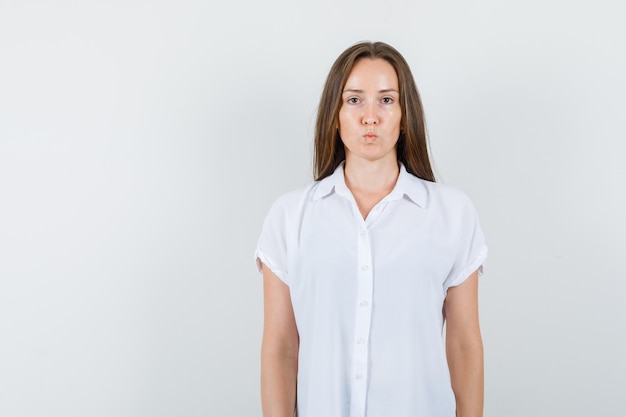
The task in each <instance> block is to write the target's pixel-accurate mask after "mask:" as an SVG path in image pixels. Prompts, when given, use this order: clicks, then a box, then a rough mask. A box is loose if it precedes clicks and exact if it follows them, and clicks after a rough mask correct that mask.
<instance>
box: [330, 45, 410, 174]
mask: <svg viewBox="0 0 626 417" xmlns="http://www.w3.org/2000/svg"><path fill="white" fill-rule="evenodd" d="M341 98H342V105H341V108H340V109H339V135H340V136H341V140H342V141H343V144H344V147H345V150H346V162H347V161H348V160H350V159H354V158H359V159H364V160H368V161H377V160H384V159H390V160H391V159H393V161H394V163H395V161H396V152H395V151H396V143H397V142H398V137H399V136H400V120H401V119H402V109H401V108H400V89H399V87H398V76H397V75H396V71H395V70H394V69H393V67H392V66H391V64H389V63H388V62H387V61H385V60H384V59H379V58H377V59H369V58H363V59H361V60H359V61H357V63H356V64H355V65H354V68H352V72H351V73H350V75H349V76H348V80H347V81H346V85H345V87H344V89H343V93H342V96H341Z"/></svg>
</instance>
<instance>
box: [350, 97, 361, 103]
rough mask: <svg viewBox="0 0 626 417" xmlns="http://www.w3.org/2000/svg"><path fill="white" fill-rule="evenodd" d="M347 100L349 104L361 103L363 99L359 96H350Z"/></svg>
mask: <svg viewBox="0 0 626 417" xmlns="http://www.w3.org/2000/svg"><path fill="white" fill-rule="evenodd" d="M346 102H347V103H348V104H359V103H360V102H361V100H359V98H358V97H350V98H349V99H348V100H346Z"/></svg>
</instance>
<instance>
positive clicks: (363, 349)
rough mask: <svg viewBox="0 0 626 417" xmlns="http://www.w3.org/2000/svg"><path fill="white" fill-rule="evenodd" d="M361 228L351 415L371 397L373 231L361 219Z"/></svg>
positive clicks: (358, 412) (361, 412)
mask: <svg viewBox="0 0 626 417" xmlns="http://www.w3.org/2000/svg"><path fill="white" fill-rule="evenodd" d="M361 222H362V224H361V230H360V232H359V233H358V237H357V256H358V259H357V265H358V268H359V270H358V273H357V279H358V290H357V291H358V294H357V304H356V306H355V307H356V316H355V329H354V330H355V332H354V337H355V338H354V346H353V355H352V358H353V363H352V369H353V375H354V384H353V385H352V390H351V391H352V392H351V412H350V416H351V417H357V416H364V415H365V403H366V398H367V377H368V357H369V343H368V339H369V334H370V326H371V314H372V310H371V299H372V291H373V284H374V276H373V268H372V257H371V252H372V251H371V242H370V235H369V232H368V230H367V227H366V225H365V222H363V221H362V220H361Z"/></svg>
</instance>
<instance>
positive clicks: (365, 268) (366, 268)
mask: <svg viewBox="0 0 626 417" xmlns="http://www.w3.org/2000/svg"><path fill="white" fill-rule="evenodd" d="M368 269H369V267H368V266H367V265H363V266H362V267H361V270H362V271H367V270H368Z"/></svg>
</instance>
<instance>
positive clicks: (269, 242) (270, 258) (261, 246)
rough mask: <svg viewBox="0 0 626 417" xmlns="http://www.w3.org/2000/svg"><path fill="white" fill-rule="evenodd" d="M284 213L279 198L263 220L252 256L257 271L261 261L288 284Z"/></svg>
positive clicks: (259, 268)
mask: <svg viewBox="0 0 626 417" xmlns="http://www.w3.org/2000/svg"><path fill="white" fill-rule="evenodd" d="M285 214H286V212H285V207H284V205H283V204H281V200H280V199H279V200H278V201H276V202H275V203H274V204H273V205H272V207H271V208H270V211H269V213H268V214H267V217H266V218H265V221H264V222H263V228H262V230H261V236H260V237H259V241H258V243H257V247H256V250H255V254H254V257H255V262H256V265H257V268H258V270H259V272H261V271H262V269H261V263H263V264H265V266H267V267H268V268H269V269H270V270H271V271H272V272H273V273H274V274H276V276H277V277H278V278H280V279H281V280H282V281H283V282H284V283H285V284H288V280H287V246H288V245H287V231H286V215H285Z"/></svg>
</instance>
